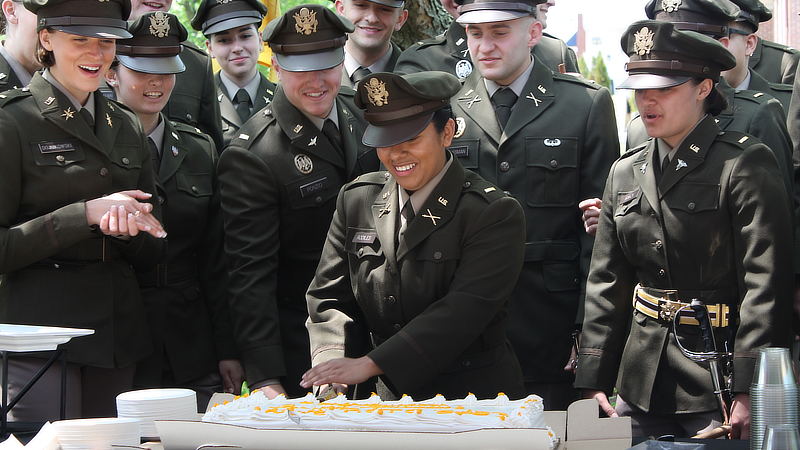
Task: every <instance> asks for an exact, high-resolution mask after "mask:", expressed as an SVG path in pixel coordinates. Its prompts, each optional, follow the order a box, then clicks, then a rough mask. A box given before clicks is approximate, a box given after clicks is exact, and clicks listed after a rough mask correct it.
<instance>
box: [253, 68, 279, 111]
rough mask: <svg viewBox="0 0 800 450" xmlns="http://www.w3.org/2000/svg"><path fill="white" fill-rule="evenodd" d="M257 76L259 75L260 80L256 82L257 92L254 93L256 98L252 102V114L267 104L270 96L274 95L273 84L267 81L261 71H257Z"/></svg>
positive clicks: (269, 101) (270, 98)
mask: <svg viewBox="0 0 800 450" xmlns="http://www.w3.org/2000/svg"><path fill="white" fill-rule="evenodd" d="M258 76H259V77H261V82H260V83H259V84H258V92H257V93H256V98H255V99H254V103H253V114H255V112H256V111H261V110H262V109H263V108H264V107H265V106H267V105H269V104H270V103H271V102H272V97H274V96H275V84H273V83H272V82H271V81H269V80H268V79H267V77H265V76H264V74H263V73H260V72H259V74H258ZM253 114H251V115H250V117H252V116H253Z"/></svg>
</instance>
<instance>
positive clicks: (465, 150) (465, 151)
mask: <svg viewBox="0 0 800 450" xmlns="http://www.w3.org/2000/svg"><path fill="white" fill-rule="evenodd" d="M447 149H448V150H450V152H451V153H453V154H454V155H456V156H457V157H459V158H466V157H467V156H469V147H467V146H466V145H461V146H459V147H448V148H447Z"/></svg>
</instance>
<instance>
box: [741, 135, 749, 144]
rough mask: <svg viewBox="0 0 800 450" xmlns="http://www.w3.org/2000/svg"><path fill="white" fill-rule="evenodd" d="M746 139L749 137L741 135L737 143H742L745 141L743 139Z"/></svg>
mask: <svg viewBox="0 0 800 450" xmlns="http://www.w3.org/2000/svg"><path fill="white" fill-rule="evenodd" d="M748 139H750V138H749V137H747V136H742V138H741V139H739V143H740V144H744V143H745V141H747V140H748Z"/></svg>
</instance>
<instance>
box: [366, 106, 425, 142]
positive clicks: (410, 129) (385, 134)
mask: <svg viewBox="0 0 800 450" xmlns="http://www.w3.org/2000/svg"><path fill="white" fill-rule="evenodd" d="M434 112H435V111H434ZM431 119H433V113H430V114H426V115H424V116H422V117H417V118H416V119H411V120H406V121H405V122H400V123H395V124H392V125H385V126H380V125H372V124H369V125H367V130H366V131H365V132H364V137H363V138H361V142H363V143H364V145H366V146H367V147H375V148H380V147H391V146H393V145H397V144H400V143H403V142H405V141H407V140H409V139H411V138H414V137H416V136H417V135H419V134H420V133H422V132H423V131H424V130H425V127H427V126H428V124H429V123H431Z"/></svg>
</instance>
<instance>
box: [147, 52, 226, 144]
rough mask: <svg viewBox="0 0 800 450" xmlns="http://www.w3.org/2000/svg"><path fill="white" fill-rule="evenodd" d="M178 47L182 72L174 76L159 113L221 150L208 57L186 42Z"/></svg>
mask: <svg viewBox="0 0 800 450" xmlns="http://www.w3.org/2000/svg"><path fill="white" fill-rule="evenodd" d="M181 44H182V45H183V51H181V61H183V64H184V65H185V66H186V70H185V71H183V72H181V73H178V74H176V76H175V88H174V89H172V95H170V97H169V102H167V106H165V107H164V109H163V111H162V112H163V113H164V115H165V116H167V117H168V118H169V119H170V120H175V121H178V122H183V123H185V124H188V125H191V126H193V127H197V128H200V131H202V132H203V133H206V134H207V135H209V136H211V139H213V140H214V145H215V146H216V147H217V148H223V147H224V145H225V142H224V140H223V138H222V126H221V124H222V122H221V119H220V114H219V103H218V102H217V96H216V92H217V89H216V86H215V85H214V72H213V70H212V65H211V58H210V57H209V56H208V54H207V53H206V52H204V51H203V50H200V49H199V48H197V46H195V45H194V44H192V43H191V42H189V41H184V42H181Z"/></svg>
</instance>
